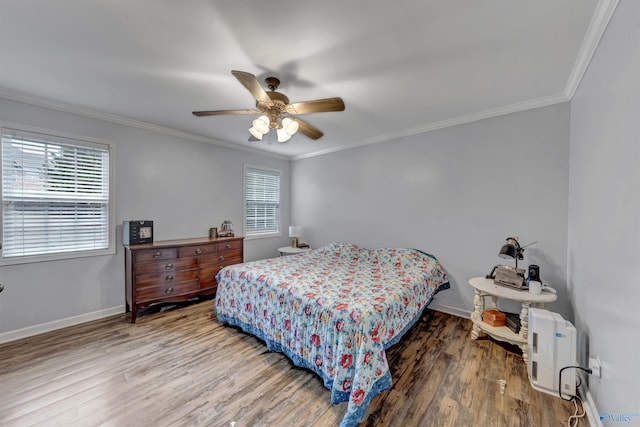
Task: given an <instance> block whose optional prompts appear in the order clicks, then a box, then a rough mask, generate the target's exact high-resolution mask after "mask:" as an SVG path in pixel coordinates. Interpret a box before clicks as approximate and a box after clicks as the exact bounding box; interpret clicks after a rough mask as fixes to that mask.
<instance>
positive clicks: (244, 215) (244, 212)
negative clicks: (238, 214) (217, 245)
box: [242, 165, 282, 240]
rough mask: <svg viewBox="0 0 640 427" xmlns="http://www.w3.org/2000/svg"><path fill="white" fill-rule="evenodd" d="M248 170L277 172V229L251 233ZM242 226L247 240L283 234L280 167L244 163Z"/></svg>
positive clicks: (268, 172)
mask: <svg viewBox="0 0 640 427" xmlns="http://www.w3.org/2000/svg"><path fill="white" fill-rule="evenodd" d="M248 171H257V172H264V173H266V174H277V176H278V220H277V227H278V229H277V230H276V231H272V232H266V233H251V232H250V231H249V228H248V227H247V172H248ZM242 192H243V197H242V226H243V229H244V238H245V240H253V239H265V238H271V237H280V236H282V171H281V170H278V169H271V168H267V167H262V166H253V165H244V169H243V174H242Z"/></svg>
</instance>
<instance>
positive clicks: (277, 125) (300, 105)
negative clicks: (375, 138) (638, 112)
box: [193, 70, 344, 143]
mask: <svg viewBox="0 0 640 427" xmlns="http://www.w3.org/2000/svg"><path fill="white" fill-rule="evenodd" d="M231 74H233V75H234V76H235V77H236V79H238V81H239V82H240V83H242V85H243V86H244V87H245V88H247V90H248V91H249V92H251V95H253V97H254V98H255V99H256V108H255V109H251V110H215V111H194V112H193V115H194V116H197V117H204V116H219V115H224V114H260V116H259V117H258V118H256V119H255V120H253V126H251V127H250V128H249V133H250V134H251V138H250V139H249V140H262V139H263V138H264V137H265V135H266V136H267V137H266V138H265V140H266V141H267V142H268V143H270V142H271V140H272V139H275V138H273V134H274V133H275V135H276V137H277V141H278V142H286V141H288V140H289V139H291V137H292V136H293V135H294V134H295V133H296V132H298V131H299V132H300V133H302V134H303V135H306V136H308V137H309V138H311V139H318V138H320V137H322V135H324V134H323V133H322V131H321V130H320V129H317V128H315V127H313V126H311V125H310V124H309V123H307V122H305V121H303V120H300V119H299V118H298V117H296V116H295V114H309V113H321V112H326V111H343V110H344V102H343V101H342V99H341V98H326V99H316V100H314V101H304V102H294V103H292V104H290V103H289V98H287V97H286V96H285V95H284V94H282V93H280V92H277V91H276V90H277V89H278V86H279V85H280V80H278V79H277V78H276V77H267V78H266V79H265V83H266V84H267V87H268V88H269V91H268V92H267V91H265V90H264V89H263V88H262V86H261V85H260V82H259V81H258V79H257V78H256V76H254V75H253V74H251V73H247V72H244V71H235V70H234V71H231Z"/></svg>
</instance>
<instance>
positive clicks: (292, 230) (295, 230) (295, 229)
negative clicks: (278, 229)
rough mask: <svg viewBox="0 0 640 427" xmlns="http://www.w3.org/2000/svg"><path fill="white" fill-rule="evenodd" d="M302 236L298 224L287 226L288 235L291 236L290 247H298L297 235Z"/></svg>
mask: <svg viewBox="0 0 640 427" xmlns="http://www.w3.org/2000/svg"><path fill="white" fill-rule="evenodd" d="M301 236H302V227H300V226H299V225H290V226H289V237H291V247H292V248H297V247H298V237H301Z"/></svg>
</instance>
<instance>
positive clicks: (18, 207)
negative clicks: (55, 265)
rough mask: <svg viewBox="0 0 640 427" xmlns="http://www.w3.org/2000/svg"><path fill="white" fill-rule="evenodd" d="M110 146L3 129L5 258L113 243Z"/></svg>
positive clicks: (89, 248)
mask: <svg viewBox="0 0 640 427" xmlns="http://www.w3.org/2000/svg"><path fill="white" fill-rule="evenodd" d="M109 170H110V168H109V146H108V145H106V144H96V143H92V142H86V141H78V140H73V139H68V138H60V137H56V136H50V135H44V134H38V133H32V132H26V131H21V130H16V129H8V128H3V129H2V243H3V247H2V258H3V259H8V258H16V257H24V256H34V255H43V254H56V253H69V252H80V251H95V250H101V249H107V248H109V243H110V242H109Z"/></svg>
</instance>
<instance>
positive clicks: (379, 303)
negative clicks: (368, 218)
mask: <svg viewBox="0 0 640 427" xmlns="http://www.w3.org/2000/svg"><path fill="white" fill-rule="evenodd" d="M217 280H218V291H217V295H216V313H217V317H218V319H219V320H220V321H221V322H224V323H227V324H230V325H236V326H239V327H241V328H242V329H243V330H245V331H246V332H249V333H252V334H254V335H256V336H257V337H259V338H261V339H263V340H264V341H265V342H266V343H267V347H268V349H269V350H271V351H279V352H282V353H284V354H286V355H287V356H288V357H289V358H291V360H292V361H293V362H294V363H295V364H296V365H297V366H301V367H305V368H308V369H311V370H312V371H314V372H316V373H317V374H318V375H320V377H321V378H322V379H323V381H324V385H325V387H327V388H328V389H329V390H331V402H332V403H339V402H346V401H348V402H349V403H348V409H347V413H346V414H345V417H344V419H343V420H342V423H341V426H356V425H357V424H358V423H359V422H360V421H361V419H362V417H363V416H364V413H365V412H366V409H367V406H368V405H369V403H370V402H371V400H372V399H373V397H374V396H376V395H377V394H379V393H381V392H382V391H384V390H387V389H388V388H389V387H391V374H390V372H389V367H388V364H387V359H386V355H385V349H386V348H389V347H390V346H392V345H393V344H395V343H396V342H398V340H399V339H400V338H401V337H402V335H403V334H404V333H405V332H406V331H407V330H408V329H409V328H410V327H411V326H412V325H413V324H414V323H415V322H416V321H417V320H418V319H419V317H420V315H421V313H422V311H423V310H424V308H425V307H426V306H427V304H429V302H430V301H431V299H432V297H433V295H435V294H436V293H437V292H438V291H440V290H442V289H446V288H448V287H449V283H448V281H447V276H446V273H445V271H444V269H443V267H442V266H441V265H440V263H439V262H438V261H437V260H436V259H435V258H434V257H433V256H431V255H428V254H425V253H423V252H420V251H417V250H414V249H395V248H394V249H375V250H368V249H364V248H359V247H358V246H356V245H351V244H346V243H332V244H329V245H327V246H325V247H323V248H320V249H315V250H312V251H309V252H306V253H302V254H298V255H294V256H285V257H279V258H272V259H265V260H261V261H254V262H248V263H244V264H236V265H232V266H228V267H225V268H224V269H223V270H221V271H220V273H218V276H217Z"/></svg>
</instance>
